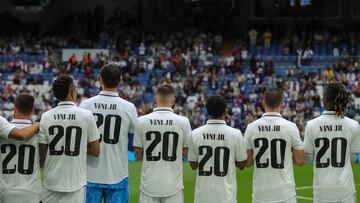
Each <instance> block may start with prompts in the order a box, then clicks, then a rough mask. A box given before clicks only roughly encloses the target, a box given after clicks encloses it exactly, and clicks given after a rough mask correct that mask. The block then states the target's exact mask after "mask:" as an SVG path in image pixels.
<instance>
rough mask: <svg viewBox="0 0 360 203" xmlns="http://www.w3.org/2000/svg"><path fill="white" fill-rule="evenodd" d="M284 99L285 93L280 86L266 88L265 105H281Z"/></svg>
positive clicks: (271, 106)
mask: <svg viewBox="0 0 360 203" xmlns="http://www.w3.org/2000/svg"><path fill="white" fill-rule="evenodd" d="M283 99H284V94H283V91H282V89H280V88H270V89H267V90H265V93H264V101H265V105H266V106H267V107H269V108H277V107H279V106H280V105H281V104H282V102H283Z"/></svg>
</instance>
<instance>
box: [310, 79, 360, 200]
mask: <svg viewBox="0 0 360 203" xmlns="http://www.w3.org/2000/svg"><path fill="white" fill-rule="evenodd" d="M323 103H324V107H325V111H324V112H323V113H322V115H321V116H319V117H317V118H315V119H313V120H311V121H308V122H307V124H306V128H305V141H304V142H305V157H306V160H308V161H309V162H312V163H313V165H314V166H313V168H314V177H313V189H314V203H326V202H337V203H355V202H356V191H355V184H354V176H353V171H352V167H351V162H356V160H357V155H358V153H359V152H360V126H359V123H358V122H357V121H355V120H352V119H350V118H348V117H346V116H345V114H346V112H347V109H348V107H349V105H350V103H351V93H350V92H348V90H347V89H346V88H345V86H344V85H343V84H341V83H331V84H329V85H328V87H327V88H326V89H325V92H324V97H323Z"/></svg>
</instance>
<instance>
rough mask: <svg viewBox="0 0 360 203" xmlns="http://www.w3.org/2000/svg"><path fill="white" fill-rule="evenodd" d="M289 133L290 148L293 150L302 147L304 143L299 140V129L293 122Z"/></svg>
mask: <svg viewBox="0 0 360 203" xmlns="http://www.w3.org/2000/svg"><path fill="white" fill-rule="evenodd" d="M290 134H291V148H293V149H295V150H302V149H304V144H303V142H302V141H301V138H300V132H299V129H298V128H297V126H296V125H295V124H294V125H293V126H292V128H291V130H290Z"/></svg>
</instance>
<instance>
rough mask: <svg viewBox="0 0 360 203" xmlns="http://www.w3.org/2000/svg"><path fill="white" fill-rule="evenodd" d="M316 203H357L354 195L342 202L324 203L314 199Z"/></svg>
mask: <svg viewBox="0 0 360 203" xmlns="http://www.w3.org/2000/svg"><path fill="white" fill-rule="evenodd" d="M314 203H356V194H354V196H352V197H350V198H349V199H348V200H345V201H340V202H324V201H321V200H318V199H316V197H314Z"/></svg>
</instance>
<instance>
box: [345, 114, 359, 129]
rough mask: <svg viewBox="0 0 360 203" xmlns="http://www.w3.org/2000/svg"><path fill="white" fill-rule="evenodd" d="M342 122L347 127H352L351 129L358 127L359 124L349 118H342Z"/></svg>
mask: <svg viewBox="0 0 360 203" xmlns="http://www.w3.org/2000/svg"><path fill="white" fill-rule="evenodd" d="M344 121H345V122H346V123H347V124H348V125H350V126H352V127H358V126H359V122H358V121H356V120H354V119H351V118H349V117H346V116H345V117H344Z"/></svg>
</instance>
